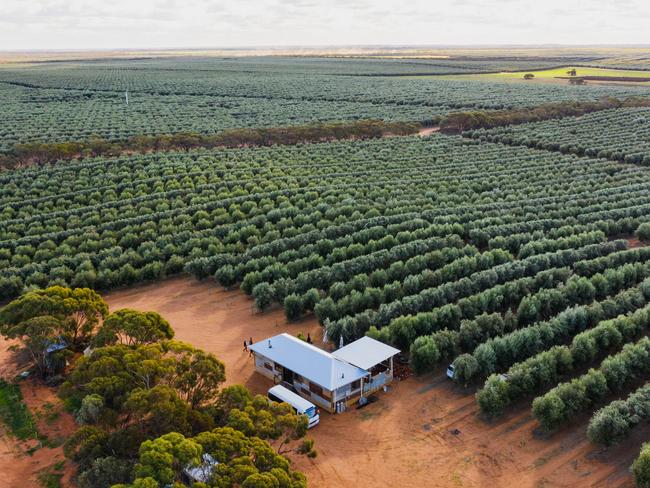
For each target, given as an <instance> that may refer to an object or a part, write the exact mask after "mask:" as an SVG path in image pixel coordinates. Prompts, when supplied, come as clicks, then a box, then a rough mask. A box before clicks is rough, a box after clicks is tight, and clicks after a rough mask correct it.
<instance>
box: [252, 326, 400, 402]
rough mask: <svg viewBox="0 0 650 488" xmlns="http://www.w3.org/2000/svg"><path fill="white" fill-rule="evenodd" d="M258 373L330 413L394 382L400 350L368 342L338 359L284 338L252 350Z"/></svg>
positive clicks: (339, 354)
mask: <svg viewBox="0 0 650 488" xmlns="http://www.w3.org/2000/svg"><path fill="white" fill-rule="evenodd" d="M250 350H251V351H252V352H253V356H254V361H255V369H256V370H257V372H259V373H261V374H263V375H264V376H266V377H267V378H270V379H272V380H273V382H274V383H276V384H278V383H281V384H283V385H284V386H286V387H287V388H290V389H292V390H293V391H295V392H296V393H298V394H299V395H300V396H302V397H304V398H306V399H308V400H309V401H311V402H312V403H314V404H316V405H318V406H319V407H321V408H323V409H325V410H327V411H328V412H330V413H337V412H342V411H344V410H345V409H346V407H348V406H350V405H352V404H354V403H357V402H359V401H362V398H364V397H365V396H366V395H369V394H370V393H372V392H374V391H377V390H379V389H380V388H382V387H383V386H384V385H387V384H389V383H390V382H391V381H392V380H393V356H394V355H395V354H398V353H399V350H398V349H395V348H394V347H391V346H388V345H386V344H383V343H382V342H379V341H376V340H374V339H371V338H370V337H363V338H361V339H359V340H357V341H354V342H351V343H350V344H348V345H347V346H345V347H342V348H341V349H339V350H338V351H336V352H334V353H329V352H327V351H323V350H322V349H319V348H318V347H316V346H314V345H312V344H308V343H307V342H305V341H301V340H300V339H298V338H296V337H293V336H291V335H289V334H286V333H283V334H279V335H276V336H274V337H271V338H270V339H266V340H264V341H261V342H257V343H255V344H253V345H252V346H250Z"/></svg>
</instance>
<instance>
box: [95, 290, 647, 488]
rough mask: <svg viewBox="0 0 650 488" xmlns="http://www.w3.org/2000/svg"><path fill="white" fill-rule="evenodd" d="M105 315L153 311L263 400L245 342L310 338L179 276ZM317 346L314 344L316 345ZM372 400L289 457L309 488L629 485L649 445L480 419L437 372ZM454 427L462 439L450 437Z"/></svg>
mask: <svg viewBox="0 0 650 488" xmlns="http://www.w3.org/2000/svg"><path fill="white" fill-rule="evenodd" d="M105 298H106V300H107V301H108V303H109V305H110V308H111V310H116V309H118V308H123V307H130V308H135V309H139V310H155V311H157V312H160V313H161V314H163V316H165V317H166V318H167V319H168V320H169V322H170V323H171V324H172V326H173V327H174V329H175V330H176V337H177V338H178V339H180V340H184V341H187V342H191V343H192V344H194V345H196V346H197V347H201V348H204V349H206V350H208V351H211V352H213V353H215V354H216V355H217V356H218V357H219V358H221V359H222V360H223V361H224V362H225V364H226V372H227V376H228V383H229V384H233V383H242V384H245V385H247V386H248V387H249V388H251V389H252V390H253V391H255V392H259V393H264V391H265V389H266V388H268V387H269V386H270V382H269V381H268V380H267V379H266V378H263V377H262V376H261V375H258V374H255V373H254V372H253V367H252V364H251V360H250V359H249V357H248V355H247V354H246V353H244V352H243V351H242V348H243V340H244V338H248V337H249V336H252V337H253V340H255V341H257V340H261V339H263V338H266V337H268V336H271V335H274V334H277V333H279V332H284V331H286V332H289V333H291V334H297V333H298V332H300V331H302V332H304V333H307V332H311V335H312V338H314V339H319V340H320V339H321V338H322V337H321V332H320V329H319V326H318V324H317V323H316V321H315V320H314V319H309V320H305V321H303V322H302V323H299V324H287V323H286V321H285V320H284V316H283V314H282V311H281V310H279V309H277V310H273V311H271V312H267V313H264V314H252V313H251V303H252V302H251V300H250V299H248V298H247V297H246V296H244V295H243V294H242V293H241V292H239V291H237V290H233V291H223V290H221V289H219V288H218V287H216V286H215V285H214V284H213V283H211V282H208V281H206V282H203V283H200V282H196V281H193V280H190V279H188V278H175V279H171V280H167V281H164V282H160V283H156V284H151V285H146V286H142V287H138V288H134V289H128V290H121V291H116V292H113V293H110V294H108V295H106V297H105ZM317 342H319V341H317ZM377 396H378V401H377V402H376V403H373V404H371V405H369V406H367V407H365V408H364V409H362V410H353V411H349V412H346V413H344V414H342V415H336V416H333V415H328V414H323V415H322V419H321V424H320V425H319V426H318V427H317V428H315V429H314V430H313V431H310V433H309V435H310V436H311V437H313V438H314V440H315V441H316V445H315V447H316V449H317V450H318V453H319V455H318V457H317V458H316V459H313V460H312V459H307V458H305V457H298V456H296V457H294V459H293V461H294V464H295V467H296V468H297V469H299V470H301V471H303V472H304V473H305V474H306V475H307V477H308V480H309V485H310V486H313V487H328V488H330V487H356V486H377V487H379V486H382V487H383V486H386V487H388V486H390V487H414V486H415V487H417V486H433V487H450V486H451V487H454V486H457V487H576V486H580V487H582V486H598V487H601V486H602V487H605V486H614V487H619V486H632V480H631V477H630V474H629V471H628V468H629V466H630V464H631V463H632V461H633V460H634V458H635V457H636V456H637V455H638V452H639V448H640V445H641V443H642V441H643V440H644V439H647V437H648V434H649V433H650V428H648V427H644V428H641V429H638V431H637V432H636V433H635V434H634V436H632V437H631V438H630V439H628V440H627V441H626V442H625V443H624V444H623V445H621V446H618V447H616V448H613V449H609V450H608V451H601V450H599V449H598V448H596V447H595V446H593V445H592V444H590V443H589V442H588V441H587V439H586V437H585V427H586V422H587V419H588V417H585V418H584V419H581V420H580V421H579V422H576V424H575V425H573V426H571V427H569V428H567V429H565V430H564V431H562V432H561V433H558V434H556V435H553V436H551V437H550V438H545V437H544V436H542V435H540V434H539V433H538V432H537V427H538V426H537V423H536V422H535V421H534V420H533V419H532V418H531V416H530V408H529V405H527V404H524V405H521V406H520V407H519V408H518V410H516V411H513V412H511V413H510V414H509V415H507V416H506V417H505V418H504V419H503V420H501V421H499V422H495V423H487V422H485V421H484V420H482V419H480V418H479V417H478V416H477V407H476V404H475V402H474V398H473V395H471V394H470V393H468V392H466V391H464V390H462V389H461V388H458V387H455V386H452V385H451V384H450V383H449V382H448V381H447V380H446V379H445V378H444V375H443V373H439V374H436V375H432V376H428V377H424V378H409V379H407V380H405V381H403V382H400V383H396V384H394V385H393V386H392V387H391V390H390V391H389V392H387V393H380V394H378V395H377ZM454 429H458V430H460V433H459V434H457V435H454V434H453V433H452V431H453V430H454Z"/></svg>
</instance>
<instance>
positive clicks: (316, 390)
mask: <svg viewBox="0 0 650 488" xmlns="http://www.w3.org/2000/svg"><path fill="white" fill-rule="evenodd" d="M309 391H311V392H312V393H316V394H317V395H318V396H323V389H322V388H321V387H320V386H318V385H316V384H314V383H312V382H311V381H310V382H309Z"/></svg>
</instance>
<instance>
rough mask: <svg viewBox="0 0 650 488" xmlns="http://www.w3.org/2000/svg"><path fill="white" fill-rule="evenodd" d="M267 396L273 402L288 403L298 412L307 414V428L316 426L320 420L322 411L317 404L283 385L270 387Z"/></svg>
mask: <svg viewBox="0 0 650 488" xmlns="http://www.w3.org/2000/svg"><path fill="white" fill-rule="evenodd" d="M267 396H268V397H269V400H271V401H273V402H278V403H282V402H284V403H288V404H289V405H291V406H292V407H293V409H294V410H295V411H296V413H298V414H301V415H306V416H307V421H308V425H307V428H309V429H311V428H312V427H316V426H317V425H318V423H319V422H320V411H319V410H318V409H317V408H316V405H314V404H313V403H311V402H310V401H308V400H305V399H304V398H303V397H301V396H300V395H297V394H296V393H294V392H292V391H291V390H289V389H288V388H285V387H284V386H282V385H276V386H274V387H272V388H269V391H268V395H267Z"/></svg>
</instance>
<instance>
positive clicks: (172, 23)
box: [0, 0, 650, 50]
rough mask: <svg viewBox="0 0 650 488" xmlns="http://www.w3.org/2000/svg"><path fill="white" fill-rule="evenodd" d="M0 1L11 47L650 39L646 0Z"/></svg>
mask: <svg viewBox="0 0 650 488" xmlns="http://www.w3.org/2000/svg"><path fill="white" fill-rule="evenodd" d="M0 2H1V4H0V46H2V48H4V49H18V50H19V49H39V48H41V49H43V48H47V49H50V48H59V49H66V48H74V49H82V48H89V49H92V48H112V47H113V48H128V47H137V48H143V47H151V48H157V47H173V46H178V47H193V46H195V47H208V46H213V47H233V46H261V45H281V44H286V45H306V44H310V45H314V44H316V45H332V44H402V45H403V44H426V45H433V44H446V45H450V44H469V43H480V44H491V45H494V44H523V43H536V44H559V43H576V44H587V43H599V44H605V43H618V44H622V43H647V42H649V41H650V40H649V39H648V38H647V19H648V18H649V17H650V2H647V0H617V1H616V2H612V1H611V0H573V1H572V2H566V0H544V1H539V0H436V1H432V0H408V1H404V0H401V1H399V2H398V1H396V0H327V1H323V0H237V1H232V0H113V1H111V2H97V1H93V0H0ZM603 26H606V27H607V28H606V29H604V28H603Z"/></svg>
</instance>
